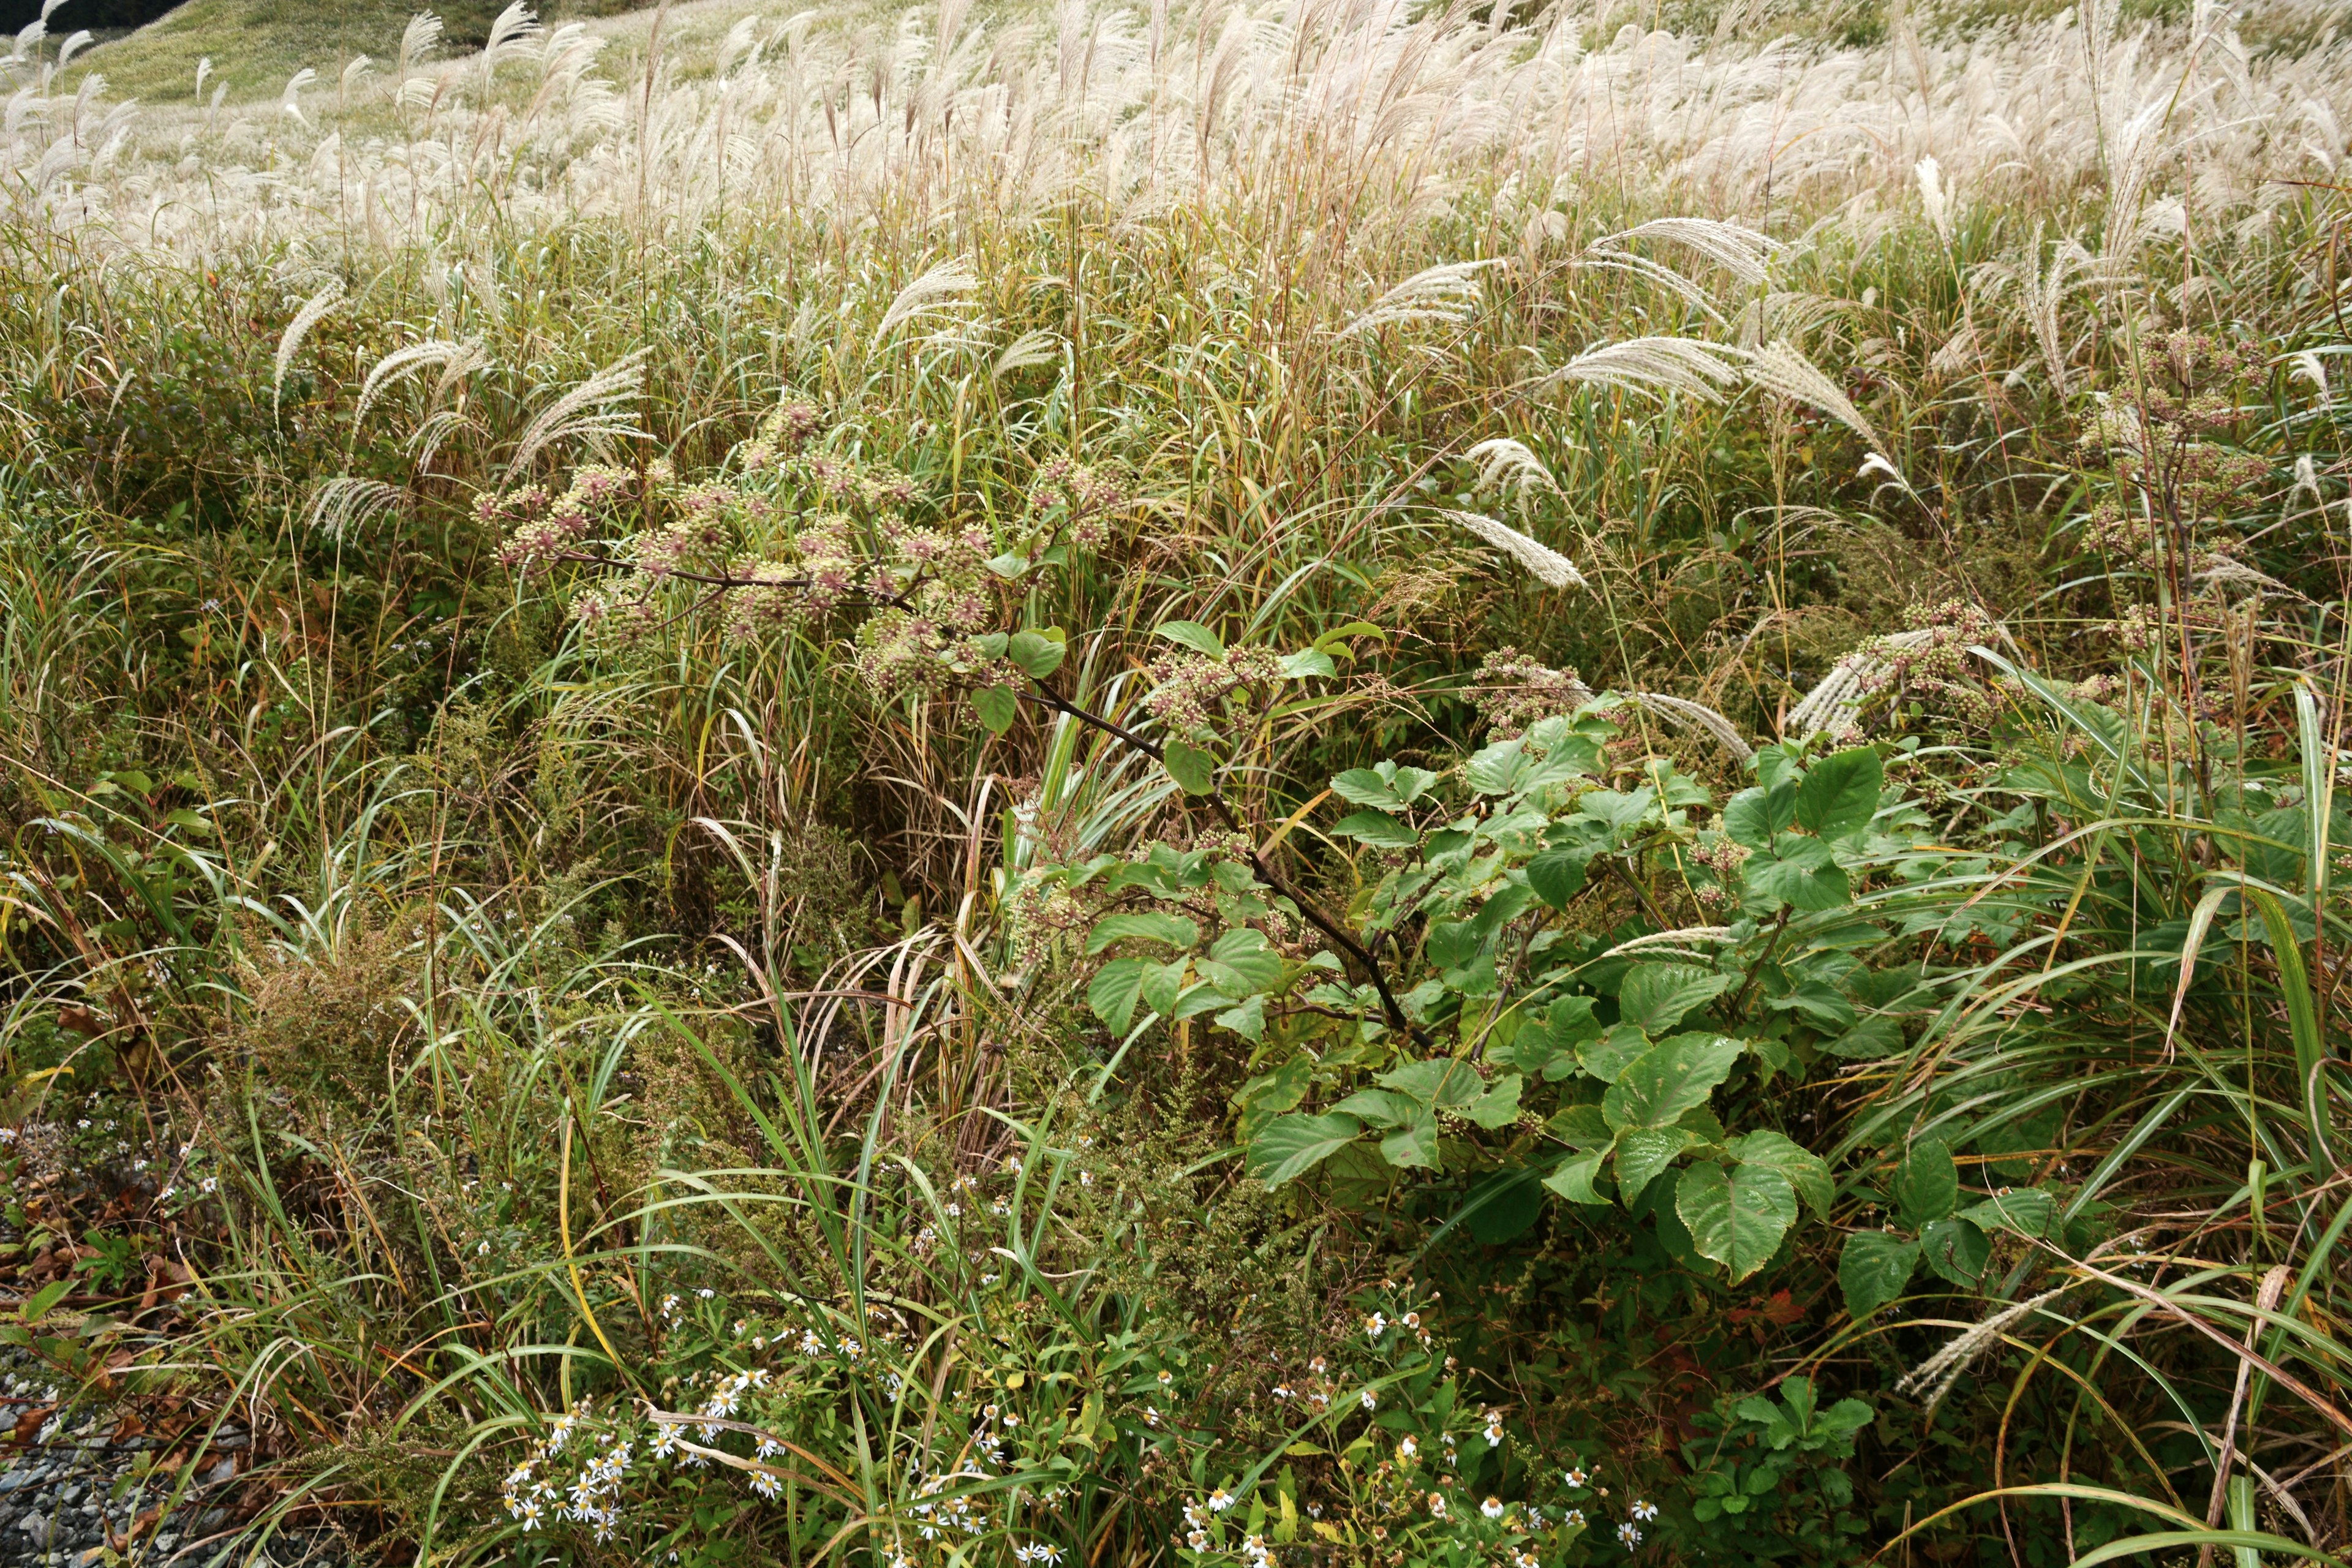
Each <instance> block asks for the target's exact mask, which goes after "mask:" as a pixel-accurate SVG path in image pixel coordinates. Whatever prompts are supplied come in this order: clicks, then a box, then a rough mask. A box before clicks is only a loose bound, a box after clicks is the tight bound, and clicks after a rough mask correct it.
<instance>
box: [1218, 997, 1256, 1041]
mask: <svg viewBox="0 0 2352 1568" xmlns="http://www.w3.org/2000/svg"><path fill="white" fill-rule="evenodd" d="M1216 1021H1217V1023H1218V1024H1219V1025H1221V1026H1223V1027H1225V1028H1228V1029H1231V1030H1232V1031H1233V1032H1234V1034H1236V1035H1239V1036H1241V1037H1243V1038H1244V1039H1250V1040H1255V1039H1258V1038H1260V1037H1263V1036H1264V1035H1265V997H1263V996H1252V997H1250V998H1249V999H1248V1000H1247V1001H1245V1002H1244V1003H1243V1004H1242V1005H1240V1006H1238V1007H1228V1008H1226V1009H1225V1010H1224V1011H1223V1012H1222V1013H1220V1014H1218V1015H1217V1019H1216Z"/></svg>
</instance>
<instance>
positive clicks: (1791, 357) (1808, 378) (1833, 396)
mask: <svg viewBox="0 0 2352 1568" xmlns="http://www.w3.org/2000/svg"><path fill="white" fill-rule="evenodd" d="M1748 380H1750V381H1752V382H1754V383H1755V384H1757V385H1759V386H1760V387H1762V388H1763V389H1764V390H1765V391H1767V392H1774V393H1778V394H1780V395H1781V396H1782V397H1785V398H1788V399H1790V401H1791V402H1795V403H1802V404H1805V405H1808V406H1810V407H1813V408H1817V409H1819V410H1821V412H1822V413H1823V414H1826V415H1828V416H1830V417H1831V418H1832V419H1834V420H1836V421H1837V422H1838V423H1839V424H1841V425H1843V426H1845V427H1846V428H1847V429H1849V430H1852V431H1853V433H1854V434H1855V435H1857V436H1860V437H1862V438H1863V439H1864V440H1865V441H1867V442H1869V443H1870V445H1871V447H1872V448H1873V449H1875V448H1876V447H1877V446H1878V444H1879V442H1878V432H1877V431H1875V430H1874V429H1872V428H1871V425H1870V421H1869V420H1867V419H1864V417H1863V416H1862V410H1861V409H1859V408H1856V407H1855V406H1854V405H1853V403H1852V401H1851V400H1849V399H1848V398H1847V396H1846V395H1845V394H1844V393H1843V392H1841V391H1840V390H1838V384H1837V383H1836V382H1833V381H1832V380H1831V379H1830V378H1829V376H1828V375H1827V374H1825V373H1824V372H1823V371H1822V367H1821V366H1819V365H1817V364H1815V363H1813V362H1812V361H1811V360H1809V359H1807V358H1806V357H1805V356H1804V355H1803V354H1802V353H1799V352H1798V351H1797V350H1796V349H1795V348H1794V347H1793V346H1791V345H1790V342H1789V341H1788V340H1787V339H1786V338H1775V339H1773V340H1772V341H1771V342H1769V343H1766V344H1765V345H1764V346H1763V347H1762V348H1760V349H1759V350H1757V351H1756V356H1755V357H1754V358H1753V359H1751V360H1749V361H1748Z"/></svg>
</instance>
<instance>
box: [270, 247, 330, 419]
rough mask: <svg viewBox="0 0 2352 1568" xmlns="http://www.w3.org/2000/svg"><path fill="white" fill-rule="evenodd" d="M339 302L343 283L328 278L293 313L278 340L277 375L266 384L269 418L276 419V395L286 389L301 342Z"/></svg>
mask: <svg viewBox="0 0 2352 1568" xmlns="http://www.w3.org/2000/svg"><path fill="white" fill-rule="evenodd" d="M342 300H343V280H342V279H340V278H331V279H328V280H327V286H326V287H325V288H323V289H320V290H319V291H318V292H317V293H316V294H313V295H311V296H310V298H309V299H308V300H303V301H302V308H301V309H300V310H297V311H295V312H294V319H293V320H292V321H289V322H287V323H286V333H285V335H284V336H283V337H281V338H279V339H278V369H277V374H275V375H273V376H271V377H270V381H269V412H270V415H271V416H272V417H275V416H277V413H278V396H279V395H280V394H281V393H283V392H284V391H285V389H286V373H287V371H288V370H289V369H291V368H292V367H293V364H294V356H295V355H296V354H297V353H300V352H301V348H302V340H303V339H304V338H306V337H309V336H310V329H311V328H312V327H315V326H317V325H318V324H319V323H320V321H324V320H325V319H326V316H327V312H328V311H330V310H333V309H334V308H335V307H336V306H337V305H340V304H341V303H342Z"/></svg>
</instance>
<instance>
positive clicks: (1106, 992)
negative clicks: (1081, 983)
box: [1087, 958, 1152, 1035]
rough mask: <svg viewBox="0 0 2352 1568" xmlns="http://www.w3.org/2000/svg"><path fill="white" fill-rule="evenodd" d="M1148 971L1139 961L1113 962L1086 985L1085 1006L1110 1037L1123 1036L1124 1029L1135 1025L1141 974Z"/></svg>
mask: <svg viewBox="0 0 2352 1568" xmlns="http://www.w3.org/2000/svg"><path fill="white" fill-rule="evenodd" d="M1150 967H1152V965H1150V964H1148V963H1145V962H1144V961H1143V960H1142V959H1139V958H1118V959H1113V960H1112V961H1111V962H1110V963H1106V964H1104V965H1103V966H1102V968H1101V969H1099V970H1097V972H1096V973H1095V977H1094V979H1093V980H1092V981H1090V982H1089V983H1088V984H1087V1006H1088V1007H1089V1008H1091V1009H1092V1010H1093V1012H1094V1016H1096V1017H1097V1018H1100V1019H1101V1020H1102V1021H1103V1023H1104V1024H1105V1025H1107V1026H1108V1027H1109V1028H1110V1031H1111V1032H1112V1033H1113V1034H1117V1035H1123V1034H1125V1033H1127V1026H1129V1024H1132V1023H1133V1022H1135V1004H1136V1002H1137V1000H1138V999H1139V998H1140V997H1141V996H1142V994H1143V972H1144V971H1145V970H1146V969H1148V968H1150Z"/></svg>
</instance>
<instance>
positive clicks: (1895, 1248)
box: [1838, 1230, 1919, 1323]
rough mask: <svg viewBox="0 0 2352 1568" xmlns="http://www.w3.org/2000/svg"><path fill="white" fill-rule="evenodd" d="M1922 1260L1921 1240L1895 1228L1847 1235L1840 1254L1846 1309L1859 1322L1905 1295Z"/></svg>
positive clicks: (1840, 1278) (1839, 1279)
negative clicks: (1902, 1234) (1913, 1273)
mask: <svg viewBox="0 0 2352 1568" xmlns="http://www.w3.org/2000/svg"><path fill="white" fill-rule="evenodd" d="M1918 1261H1919V1244H1918V1243H1917V1242H1916V1241H1906V1240H1905V1239H1904V1238H1903V1237H1899V1236H1896V1235H1895V1233H1894V1232H1892V1231H1886V1230H1857V1231H1855V1232H1854V1233H1853V1235H1852V1236H1849V1237H1846V1238H1845V1250H1844V1251H1843V1253H1841V1254H1839V1256H1838V1284H1839V1286H1840V1287H1841V1288H1842V1289H1843V1290H1844V1291H1845V1310H1846V1311H1847V1312H1848V1313H1850V1314H1851V1315H1852V1316H1853V1321H1855V1322H1857V1323H1858V1322H1861V1321H1863V1320H1864V1318H1867V1317H1869V1316H1870V1315H1871V1314H1872V1313H1873V1312H1875V1311H1876V1310H1878V1309H1879V1308H1881V1307H1884V1306H1885V1305H1886V1303H1887V1302H1889V1301H1892V1300H1895V1298H1896V1297H1898V1296H1900V1295H1902V1294H1903V1288H1904V1287H1905V1286H1906V1285H1908V1284H1910V1283H1911V1270H1912V1269H1913V1268H1915V1267H1916V1265H1917V1264H1918Z"/></svg>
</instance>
